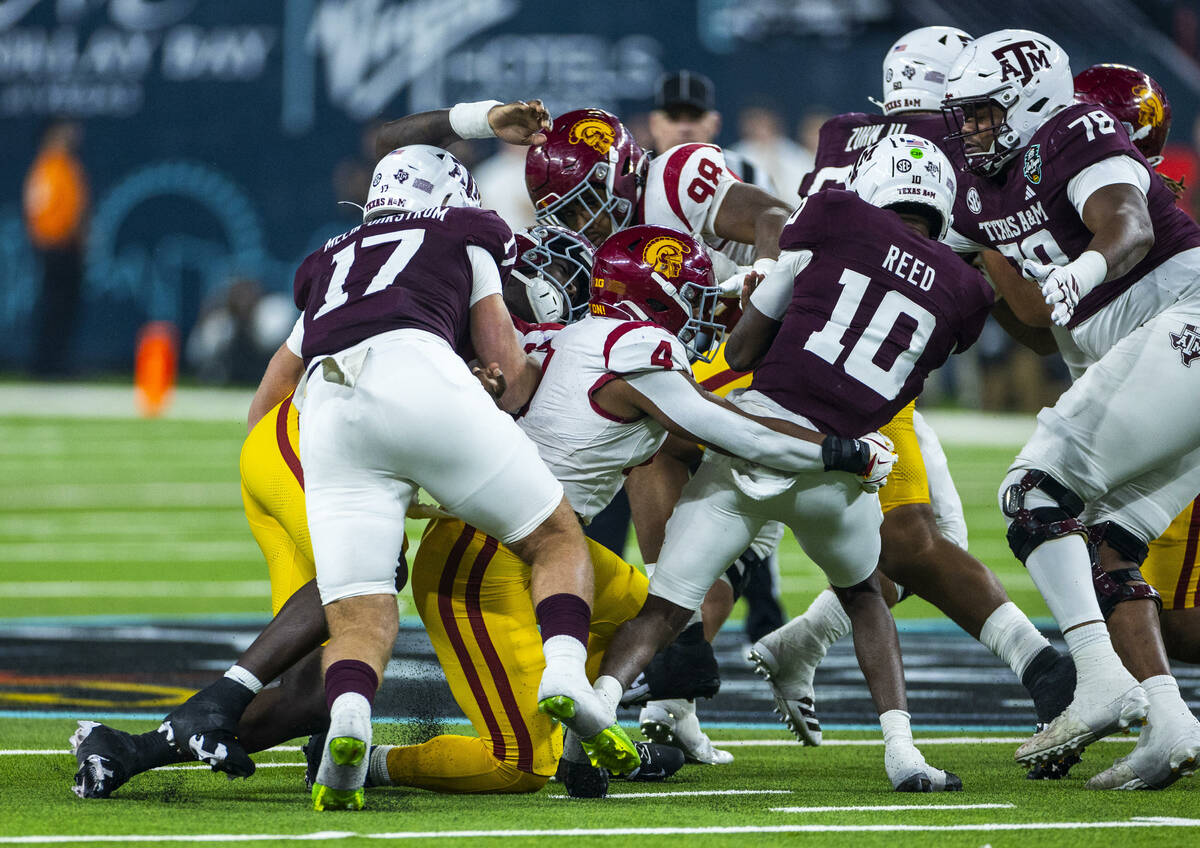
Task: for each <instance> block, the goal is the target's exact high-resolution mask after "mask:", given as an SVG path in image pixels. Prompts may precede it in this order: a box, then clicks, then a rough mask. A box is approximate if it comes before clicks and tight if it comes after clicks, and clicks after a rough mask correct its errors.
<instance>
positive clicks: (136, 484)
mask: <svg viewBox="0 0 1200 848" xmlns="http://www.w3.org/2000/svg"><path fill="white" fill-rule="evenodd" d="M6 391H9V390H5V389H0V472H2V473H0V564H2V568H0V645H5V644H6V645H7V648H6V650H5V651H4V654H3V656H5V657H11V656H12V654H13V651H14V650H18V649H19V650H20V651H22V652H26V655H23V656H22V658H21V659H22V663H23V667H25V668H29V667H35V668H36V669H37V671H38V673H39V674H40V675H41V676H42V678H43V680H44V681H45V682H46V683H47V685H46V686H45V687H44V688H42V689H38V688H37V687H32V688H31V687H30V686H29V685H28V681H25V682H22V681H21V680H18V679H16V677H15V676H14V675H13V674H12V673H11V672H7V671H5V669H8V668H11V667H13V666H11V665H7V664H5V663H4V662H0V809H3V811H4V815H3V816H0V844H10V843H17V844H63V843H69V844H91V843H93V842H94V843H96V844H102V842H101V840H81V839H80V837H88V836H92V837H101V836H102V837H104V840H103V841H104V842H106V843H107V844H114V843H117V844H120V843H133V842H154V841H167V840H172V841H186V842H198V843H212V842H235V843H236V842H243V841H254V842H255V843H263V844H284V843H285V842H291V841H294V840H297V839H304V840H305V841H322V840H328V841H336V844H348V843H350V842H354V841H363V842H369V843H371V844H379V842H380V841H381V840H394V839H400V838H406V839H411V838H421V839H433V838H435V837H436V838H437V839H438V844H443V843H453V842H456V841H468V840H471V841H480V842H482V841H494V840H496V839H499V840H500V844H504V845H520V844H527V843H533V842H540V843H545V842H548V841H549V839H551V838H553V839H556V840H558V841H560V842H561V841H562V840H563V839H564V838H567V837H569V841H570V842H571V843H576V842H584V843H586V844H601V841H602V840H603V842H604V844H633V845H636V844H639V843H640V842H643V841H646V840H651V839H652V840H655V841H656V842H662V841H665V842H666V843H667V844H683V843H684V842H685V841H686V842H687V843H697V844H705V845H708V844H727V843H735V842H736V843H737V844H746V843H747V842H748V841H749V840H758V841H760V842H761V843H762V844H777V843H780V842H784V841H787V842H788V843H795V844H811V845H828V844H837V843H841V844H853V845H856V846H857V845H880V846H882V845H888V846H891V845H927V844H938V845H963V846H967V845H972V846H980V845H984V844H991V845H993V846H1000V845H1012V846H1018V845H1019V846H1029V845H1038V846H1041V845H1046V846H1050V845H1054V846H1065V845H1096V844H1111V843H1113V842H1115V841H1117V840H1120V841H1121V842H1123V843H1127V844H1131V845H1132V844H1154V845H1159V846H1161V845H1186V844H1196V841H1197V839H1200V782H1197V781H1195V780H1190V781H1183V782H1181V783H1180V784H1178V785H1176V786H1175V787H1173V788H1172V789H1170V790H1168V791H1165V792H1161V793H1086V792H1084V791H1083V790H1082V783H1083V781H1084V779H1086V777H1087V776H1089V775H1091V774H1094V773H1095V772H1096V771H1098V770H1099V769H1100V768H1102V767H1104V766H1105V765H1107V764H1108V763H1109V762H1111V760H1112V758H1114V757H1115V756H1118V755H1120V754H1123V753H1124V752H1125V751H1127V750H1128V749H1129V747H1130V745H1131V742H1130V740H1128V739H1120V740H1118V741H1114V742H1106V743H1101V744H1098V745H1096V746H1094V747H1093V748H1091V749H1089V751H1088V754H1087V755H1086V757H1085V761H1084V764H1083V766H1081V767H1079V769H1077V771H1078V772H1079V774H1078V775H1076V776H1075V777H1073V778H1072V779H1070V780H1068V781H1065V782H1063V783H1061V784H1050V783H1032V782H1029V781H1026V780H1024V777H1023V774H1022V772H1021V770H1020V769H1019V768H1017V767H1016V766H1015V765H1014V763H1013V761H1012V752H1013V750H1014V749H1015V747H1016V744H1017V740H1018V738H1020V737H1022V736H1023V735H1024V732H1022V731H1018V730H1013V729H1007V730H1003V731H1002V732H999V733H987V732H981V731H980V730H979V729H978V727H977V726H972V725H974V722H973V721H972V720H971V716H966V715H964V716H963V724H964V726H972V727H971V729H970V730H964V731H958V732H951V733H949V734H939V733H934V732H931V731H928V730H922V728H921V725H920V721H919V719H916V720H915V723H916V724H917V731H916V735H917V739H918V744H921V742H922V740H928V741H927V742H926V744H925V745H924V747H923V751H924V753H925V754H926V756H927V758H928V759H929V760H930V762H932V763H934V764H939V765H944V766H946V767H948V768H951V769H952V770H954V771H956V772H957V773H958V774H959V775H961V776H962V778H963V781H964V784H965V791H964V792H962V793H957V794H946V795H940V796H923V797H914V796H902V795H898V794H896V793H893V792H890V791H889V787H888V783H887V780H886V777H885V776H884V773H883V768H882V762H881V756H882V748H881V747H880V745H879V738H878V737H879V734H878V732H877V731H875V732H866V733H864V732H855V731H851V730H844V729H842V730H839V729H832V730H830V731H829V732H827V733H826V744H824V745H823V746H821V747H820V748H816V749H809V748H800V747H798V746H794V745H790V744H779V743H781V742H786V741H787V735H786V733H784V732H783V731H782V730H776V729H775V728H776V727H778V725H772V724H771V722H770V718H771V717H770V716H769V715H765V714H764V715H763V716H762V722H763V723H762V726H760V727H753V726H742V727H731V726H728V725H721V726H719V728H718V729H713V730H712V735H713V736H714V738H717V739H721V740H731V741H732V745H731V747H730V750H731V751H732V752H733V753H734V754H735V760H734V762H733V763H732V764H730V765H728V766H721V767H705V766H689V767H687V768H685V769H684V770H683V771H682V772H680V773H679V774H678V775H677V776H676V777H675V778H673V779H671V780H670V781H669V782H667V783H663V784H635V783H625V782H621V781H616V782H614V784H613V789H612V797H610V798H609V799H608V800H606V801H603V802H577V801H569V800H566V799H564V798H563V797H561V796H562V789H561V787H560V786H558V785H557V784H554V783H551V784H549V785H548V786H547V787H546V789H544V790H543V791H542V792H540V793H538V794H537V795H534V796H520V797H498V796H484V797H472V798H469V799H467V798H462V797H453V796H438V795H433V794H430V793H425V792H421V791H416V790H402V789H390V790H377V791H372V792H370V793H369V795H368V809H367V810H366V811H364V812H362V813H357V814H352V813H327V814H316V813H312V812H311V811H309V809H308V804H307V802H306V793H305V790H304V788H303V783H302V781H301V778H302V771H301V765H300V755H299V754H298V753H297V752H296V751H295V750H290V751H279V752H269V753H266V754H264V755H262V756H261V759H260V763H261V767H260V769H259V772H258V773H257V774H256V775H255V776H254V777H253V778H252V779H250V780H249V781H237V782H229V781H226V780H225V779H224V778H222V777H220V776H214V775H211V774H209V773H207V771H206V770H205V769H202V768H184V769H174V770H161V771H158V772H154V773H151V774H148V775H143V776H141V777H139V778H138V779H136V780H135V781H133V782H131V783H130V784H129V785H127V786H126V787H124V788H122V789H121V790H120V791H119V792H118V793H117V796H116V797H114V798H112V799H109V800H106V801H81V800H79V799H77V798H75V797H74V796H73V795H72V794H71V793H70V790H69V787H70V784H71V775H72V774H73V772H74V770H75V763H74V758H73V757H71V756H70V755H69V754H67V753H66V751H67V746H66V740H67V737H68V736H69V735H70V734H71V732H72V730H73V729H74V721H73V720H72V719H71V718H68V717H67V716H69V715H70V716H73V715H75V714H78V716H79V717H80V718H85V717H92V716H91V715H90V714H91V713H94V712H95V711H96V710H98V709H101V708H100V707H99V706H95V705H93V706H89V703H88V694H87V692H79V691H74V692H69V693H67V694H66V695H64V693H63V692H61V691H59V690H56V689H54V688H53V686H51V685H49V681H50V680H51V679H52V678H53V675H54V674H55V673H56V670H57V669H56V668H55V667H54V665H53V664H52V663H53V660H52V659H47V660H46V661H45V664H39V663H40V662H41V661H39V660H37V659H36V657H35V658H33V659H31V658H30V657H29V656H28V655H27V652H28V651H30V650H33V649H31V648H30V647H29V645H30V644H31V643H27V642H18V641H17V639H16V638H15V637H14V635H13V634H15V633H16V632H17V630H18V629H19V628H21V627H27V626H31V625H36V626H37V627H39V628H42V629H43V630H45V629H53V628H54V627H56V626H59V627H62V626H65V625H85V626H86V625H88V624H94V625H95V626H96V627H97V628H100V627H101V625H103V626H104V627H112V626H114V625H115V626H121V625H122V624H136V623H138V622H143V621H147V620H157V621H162V620H177V621H184V622H194V623H195V624H196V625H197V627H196V630H197V633H198V634H201V635H202V631H201V629H200V628H201V626H202V625H204V624H205V623H207V622H209V621H210V620H212V619H214V618H218V617H220V618H222V619H224V620H226V621H229V620H243V621H244V620H250V621H254V620H257V619H258V618H261V619H262V620H265V615H266V612H267V609H268V598H267V584H266V573H265V571H266V569H265V566H264V565H263V563H262V560H261V556H260V555H259V553H258V550H257V547H256V546H255V544H254V542H253V540H252V538H251V537H250V534H249V531H248V530H247V528H246V524H245V518H244V516H243V515H242V509H241V498H240V493H239V486H238V478H237V458H238V450H239V448H240V443H241V438H242V435H243V434H244V427H243V425H242V424H241V423H240V421H239V420H238V417H239V415H240V414H241V412H240V411H239V410H244V404H245V400H246V398H245V396H240V395H230V396H222V395H218V394H203V395H195V396H192V397H191V398H190V401H191V403H190V405H186V404H184V403H183V401H187V400H189V398H188V397H184V396H181V398H180V401H181V404H180V406H181V407H184V408H185V409H184V411H186V410H188V409H190V410H192V411H193V413H194V415H193V417H189V418H168V419H166V420H158V421H143V420H139V419H132V418H120V417H114V416H116V415H118V414H119V412H120V408H121V407H120V404H113V403H112V398H111V397H109V395H111V392H112V390H107V392H108V394H104V393H103V392H101V393H96V392H92V391H80V392H78V393H76V394H75V395H74V400H73V401H71V402H69V403H63V404H62V412H61V413H56V409H57V407H54V406H53V404H51V403H49V402H47V403H41V402H39V403H37V404H33V403H30V402H20V401H12V400H11V398H9V402H8V403H7V404H6V403H5V392H6ZM72 391H73V390H71V389H67V388H55V389H54V390H53V395H54V397H55V398H56V399H59V396H60V395H61V394H63V393H70V392H72ZM35 397H37V396H36V394H35ZM197 398H200V400H197ZM56 402H57V400H56ZM34 406H37V407H38V408H39V409H41V410H43V412H45V413H46V414H43V415H39V416H36V417H35V416H30V415H28V414H27V413H28V412H29V411H30V410H31V409H33V408H34ZM5 409H8V410H11V411H10V412H9V413H7V414H5V413H4V412H3V410H5ZM70 409H78V410H84V411H86V414H89V415H98V416H103V417H95V418H84V417H80V414H78V413H77V414H69V410H70ZM52 413H54V414H52ZM934 423H935V425H936V426H938V427H939V430H940V432H941V433H942V436H943V439H944V440H945V441H946V449H947V453H948V455H949V457H950V462H951V469H952V471H953V472H954V474H955V478H956V481H957V484H958V487H959V490H960V493H961V494H962V497H963V500H964V503H965V506H966V511H967V521H968V525H969V528H970V534H971V539H970V547H971V550H972V552H973V553H975V555H976V556H978V557H980V558H981V559H982V560H984V561H985V562H986V563H988V564H989V565H990V566H992V567H993V568H994V569H995V570H996V571H997V572H998V573H999V574H1000V576H1001V579H1002V580H1003V582H1004V583H1005V585H1006V587H1007V588H1008V590H1009V592H1010V594H1011V595H1012V596H1013V599H1014V600H1015V601H1016V602H1017V603H1018V604H1019V605H1021V606H1022V607H1023V608H1024V609H1025V610H1026V611H1027V612H1028V613H1029V614H1030V615H1031V616H1032V617H1033V618H1035V620H1045V619H1046V618H1047V612H1046V609H1045V606H1044V605H1043V604H1042V602H1041V600H1040V598H1039V597H1038V595H1037V593H1036V590H1035V589H1034V588H1033V586H1032V584H1031V583H1030V581H1029V579H1028V577H1027V576H1026V575H1025V573H1024V571H1023V570H1022V569H1021V567H1020V566H1019V564H1018V563H1016V562H1015V561H1014V560H1013V559H1012V557H1011V555H1010V554H1009V552H1008V549H1007V545H1006V544H1005V542H1004V538H1003V525H1002V523H1001V522H1000V520H999V517H998V515H997V510H996V507H995V490H996V486H997V484H998V482H999V479H1000V477H1001V476H1002V474H1003V472H1004V470H1005V468H1006V466H1007V463H1008V462H1009V460H1010V459H1011V458H1012V456H1013V454H1014V452H1015V449H1016V447H1018V446H1019V444H1020V441H1021V438H1020V433H1021V432H1023V431H1025V430H1028V429H1029V427H1030V424H1029V422H1028V421H1023V420H1005V421H997V422H985V421H984V420H982V419H981V418H979V417H977V416H952V417H949V418H935V419H934ZM420 526H421V525H420V524H418V523H415V522H414V523H412V524H411V525H410V534H412V535H413V541H414V542H415V541H416V535H417V534H418V533H419V529H420ZM631 550H632V548H631ZM782 571H783V575H784V577H783V581H784V583H783V588H784V598H785V602H786V604H787V607H788V609H789V610H790V611H792V612H799V611H801V610H802V609H803V607H804V606H805V605H806V604H807V602H808V601H809V600H810V599H811V598H812V597H813V596H814V595H815V594H816V593H817V592H818V591H819V590H820V588H821V587H822V586H823V585H824V584H823V581H822V580H821V579H820V576H819V573H818V572H817V571H816V569H815V567H813V566H812V565H811V564H808V563H807V561H806V560H805V558H804V557H803V555H802V554H801V553H800V552H799V550H798V549H797V548H796V546H795V543H794V542H792V541H791V540H790V539H789V540H788V541H786V542H785V547H784V551H783V562H782ZM937 615H938V614H937V613H936V611H933V610H932V609H931V608H930V607H928V606H927V605H925V604H923V603H922V602H920V601H916V600H910V601H906V602H905V603H903V604H902V605H900V607H899V608H898V609H897V616H898V617H901V618H906V619H913V618H916V619H922V618H927V617H934V616H937ZM732 626H733V625H731V627H732ZM939 632H941V631H939ZM944 632H945V633H946V634H947V635H946V638H947V639H955V640H959V639H962V640H965V638H966V637H964V636H962V635H961V634H960V633H958V632H957V631H952V630H949V629H947V630H945V631H944ZM18 646H19V647H18ZM146 649H147V650H149V651H153V650H154V645H153V644H148V645H147V646H146ZM81 650H84V651H86V650H88V647H87V646H86V645H83V647H82V648H81ZM47 657H52V655H51V654H47ZM724 659H725V658H724V656H723V657H722V660H723V661H724ZM136 671H137V669H136V668H130V669H129V672H130V673H131V674H133V673H135V672H136ZM1196 684H1197V678H1196V677H1195V676H1191V677H1189V678H1188V680H1187V681H1186V682H1185V685H1184V694H1185V697H1186V698H1188V700H1189V701H1190V702H1191V705H1192V707H1193V709H1196V707H1197V704H1196V698H1197V694H1198V693H1197V691H1196ZM919 688H920V684H918V683H917V682H915V676H914V680H913V681H912V682H910V690H919ZM735 691H736V690H735ZM174 697H178V696H174ZM914 697H915V695H914ZM820 698H821V685H820V680H819V681H818V700H820ZM916 704H917V702H916V701H914V714H916V713H918V710H917V709H916V708H915V706H916ZM162 712H163V708H162V706H161V705H156V706H147V707H146V708H145V709H144V710H141V711H140V712H138V713H137V714H136V715H125V716H120V715H116V714H114V715H111V716H109V720H110V721H111V723H112V724H113V725H115V726H117V727H120V728H124V729H128V730H132V731H143V730H147V729H150V727H152V726H153V719H154V718H155V717H156V716H158V715H161V713H162ZM701 714H702V715H703V709H702V710H701ZM626 715H628V714H626ZM871 718H872V717H871V716H870V715H864V716H863V723H869V722H870V720H871ZM416 732H419V729H418V731H416ZM466 732H469V730H467V731H466ZM1026 732H1027V731H1026ZM413 733H414V730H413V728H412V726H411V725H402V724H394V723H390V724H389V723H383V724H380V725H378V726H377V739H379V740H380V741H401V739H400V738H398V737H399V736H400V735H401V734H403V741H419V738H414V737H413V736H412V734H413ZM947 735H948V736H949V737H950V738H948V739H947V738H945V737H946V736H947ZM939 736H941V737H943V738H942V739H940V740H938V742H937V743H936V744H935V742H934V739H935V738H936V737H939ZM620 795H627V796H628V797H624V798H621V797H617V796H620ZM939 808H940V809H939ZM589 832H591V833H592V835H591V836H589V835H588V834H589ZM539 834H540V835H539ZM276 837H277V838H276Z"/></svg>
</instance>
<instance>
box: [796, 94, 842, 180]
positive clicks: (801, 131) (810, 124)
mask: <svg viewBox="0 0 1200 848" xmlns="http://www.w3.org/2000/svg"><path fill="white" fill-rule="evenodd" d="M832 117H833V112H830V111H829V110H828V109H826V108H825V107H824V106H818V107H817V108H815V109H809V110H808V111H807V112H805V113H804V114H803V115H801V116H800V120H799V121H797V122H796V143H797V144H799V145H800V146H801V147H802V148H804V150H805V152H807V153H808V155H809V156H813V157H815V156H816V155H817V147H818V145H819V144H820V143H821V127H822V126H823V125H824V124H825V122H826V121H828V120H829V119H830V118H832ZM805 173H807V171H806V172H805Z"/></svg>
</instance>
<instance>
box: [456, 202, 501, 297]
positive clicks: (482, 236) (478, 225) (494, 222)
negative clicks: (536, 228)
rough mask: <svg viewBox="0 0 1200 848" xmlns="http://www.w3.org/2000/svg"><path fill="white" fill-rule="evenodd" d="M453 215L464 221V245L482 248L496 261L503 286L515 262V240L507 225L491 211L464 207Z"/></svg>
mask: <svg viewBox="0 0 1200 848" xmlns="http://www.w3.org/2000/svg"><path fill="white" fill-rule="evenodd" d="M453 214H455V216H456V217H458V218H462V219H463V220H464V225H463V226H464V229H466V230H468V231H469V235H468V236H467V238H466V243H467V244H473V245H476V246H478V247H482V248H483V249H484V250H486V251H487V252H488V253H490V254H491V255H492V258H493V259H495V260H496V267H498V268H499V269H500V285H501V286H503V285H504V284H505V283H506V282H507V281H508V275H509V274H511V273H512V269H513V266H514V265H515V264H516V262H517V240H516V239H515V238H514V237H513V233H512V230H511V229H509V227H508V224H506V223H504V219H503V218H501V217H500V216H499V215H497V214H496V213H495V212H493V211H492V210H491V209H475V208H471V207H464V208H462V209H456V210H454V213H453Z"/></svg>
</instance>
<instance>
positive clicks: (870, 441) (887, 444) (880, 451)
mask: <svg viewBox="0 0 1200 848" xmlns="http://www.w3.org/2000/svg"><path fill="white" fill-rule="evenodd" d="M859 441H860V442H862V443H863V444H865V445H866V446H867V449H868V450H869V451H870V452H871V458H870V460H869V461H868V462H867V468H866V470H865V471H863V473H862V474H860V475H858V476H859V477H860V478H862V479H861V482H860V483H859V485H860V486H862V489H863V491H864V492H878V491H879V490H880V489H881V488H882V487H883V486H884V485H885V484H886V483H887V478H888V474H890V473H891V471H892V466H893V465H895V464H896V460H897V459H899V457H898V456H897V455H896V451H895V446H894V445H893V444H892V440H891V439H889V438H888V437H887V436H885V435H883V433H867V435H865V436H863V437H861V438H860V439H859Z"/></svg>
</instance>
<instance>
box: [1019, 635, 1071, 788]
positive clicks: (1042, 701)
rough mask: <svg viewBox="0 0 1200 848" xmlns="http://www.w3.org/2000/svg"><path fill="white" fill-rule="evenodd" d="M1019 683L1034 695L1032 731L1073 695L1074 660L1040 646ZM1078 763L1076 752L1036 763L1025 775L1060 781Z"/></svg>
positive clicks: (1038, 778) (1050, 719)
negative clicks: (1033, 726) (1033, 724)
mask: <svg viewBox="0 0 1200 848" xmlns="http://www.w3.org/2000/svg"><path fill="white" fill-rule="evenodd" d="M1021 683H1022V684H1023V685H1024V686H1025V688H1026V689H1027V690H1028V691H1029V695H1030V697H1031V698H1033V708H1034V711H1035V712H1036V713H1037V717H1038V725H1037V728H1036V729H1035V731H1034V732H1035V733H1038V732H1041V730H1042V729H1043V728H1044V727H1045V726H1046V725H1047V724H1049V723H1050V722H1051V721H1053V720H1054V719H1055V718H1057V717H1058V714H1059V713H1061V712H1062V711H1063V710H1065V709H1066V708H1067V705H1068V704H1069V703H1071V699H1072V698H1074V697H1075V661H1074V660H1073V659H1071V655H1070V654H1060V653H1059V652H1058V651H1057V650H1055V649H1054V648H1053V647H1049V646H1047V647H1045V648H1043V649H1042V650H1041V651H1040V652H1039V653H1038V655H1037V656H1035V657H1034V658H1033V660H1032V661H1030V663H1029V667H1028V668H1027V669H1026V670H1025V674H1024V675H1023V676H1022V678H1021ZM1079 762H1080V759H1079V755H1078V754H1067V755H1066V756H1064V757H1061V758H1059V759H1057V760H1047V761H1045V762H1040V763H1035V764H1034V766H1033V768H1031V769H1030V770H1029V772H1028V773H1027V774H1026V775H1025V777H1026V778H1028V779H1029V780H1062V779H1063V778H1064V777H1066V776H1067V775H1068V774H1069V773H1070V771H1071V768H1072V767H1073V766H1076V765H1078V764H1079Z"/></svg>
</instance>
